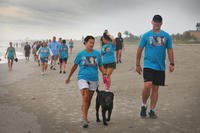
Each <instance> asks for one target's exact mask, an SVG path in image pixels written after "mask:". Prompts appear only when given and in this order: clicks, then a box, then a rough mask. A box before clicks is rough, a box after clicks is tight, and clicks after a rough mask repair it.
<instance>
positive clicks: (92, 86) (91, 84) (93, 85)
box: [78, 79, 99, 91]
mask: <svg viewBox="0 0 200 133" xmlns="http://www.w3.org/2000/svg"><path fill="white" fill-rule="evenodd" d="M98 85H99V82H98V81H87V80H84V79H80V80H78V86H79V89H80V90H82V89H86V88H88V89H89V90H91V91H96V89H97V87H98Z"/></svg>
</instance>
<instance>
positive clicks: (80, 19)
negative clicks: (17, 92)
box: [0, 0, 200, 41]
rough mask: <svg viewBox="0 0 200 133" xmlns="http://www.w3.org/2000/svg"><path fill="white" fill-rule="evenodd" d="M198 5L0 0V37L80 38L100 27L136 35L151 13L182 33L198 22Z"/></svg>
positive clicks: (166, 0) (190, 0) (190, 1)
mask: <svg viewBox="0 0 200 133" xmlns="http://www.w3.org/2000/svg"><path fill="white" fill-rule="evenodd" d="M199 5H200V1H199V0H0V41H8V40H17V39H25V38H30V39H46V38H51V37H52V36H53V35H56V36H58V37H64V38H73V39H80V38H81V37H82V36H86V35H88V34H90V35H94V36H96V35H101V34H102V32H103V31H104V29H108V30H109V31H110V33H111V34H113V35H116V33H117V32H118V31H121V32H124V31H125V30H128V31H130V32H132V33H133V34H136V35H140V34H142V33H144V32H145V31H147V30H149V29H151V19H152V16H153V15H154V14H160V15H162V16H163V21H164V23H163V29H164V30H166V31H167V32H169V33H178V32H179V33H182V32H183V31H185V30H189V29H195V24H196V22H200V8H199Z"/></svg>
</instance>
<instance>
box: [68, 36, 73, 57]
mask: <svg viewBox="0 0 200 133" xmlns="http://www.w3.org/2000/svg"><path fill="white" fill-rule="evenodd" d="M73 48H74V42H73V40H72V39H70V41H69V50H70V54H71V53H72V49H73Z"/></svg>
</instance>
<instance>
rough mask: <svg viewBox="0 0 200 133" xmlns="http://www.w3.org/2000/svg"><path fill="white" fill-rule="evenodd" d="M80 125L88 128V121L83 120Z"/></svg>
mask: <svg viewBox="0 0 200 133" xmlns="http://www.w3.org/2000/svg"><path fill="white" fill-rule="evenodd" d="M82 127H83V128H88V122H87V121H86V120H83V123H82Z"/></svg>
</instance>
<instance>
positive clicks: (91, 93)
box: [88, 90, 94, 110]
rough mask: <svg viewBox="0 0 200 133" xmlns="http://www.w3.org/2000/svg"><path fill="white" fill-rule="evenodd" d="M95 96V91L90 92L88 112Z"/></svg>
mask: <svg viewBox="0 0 200 133" xmlns="http://www.w3.org/2000/svg"><path fill="white" fill-rule="evenodd" d="M93 94H94V91H91V90H89V106H88V110H89V108H90V104H91V101H92V96H93Z"/></svg>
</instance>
